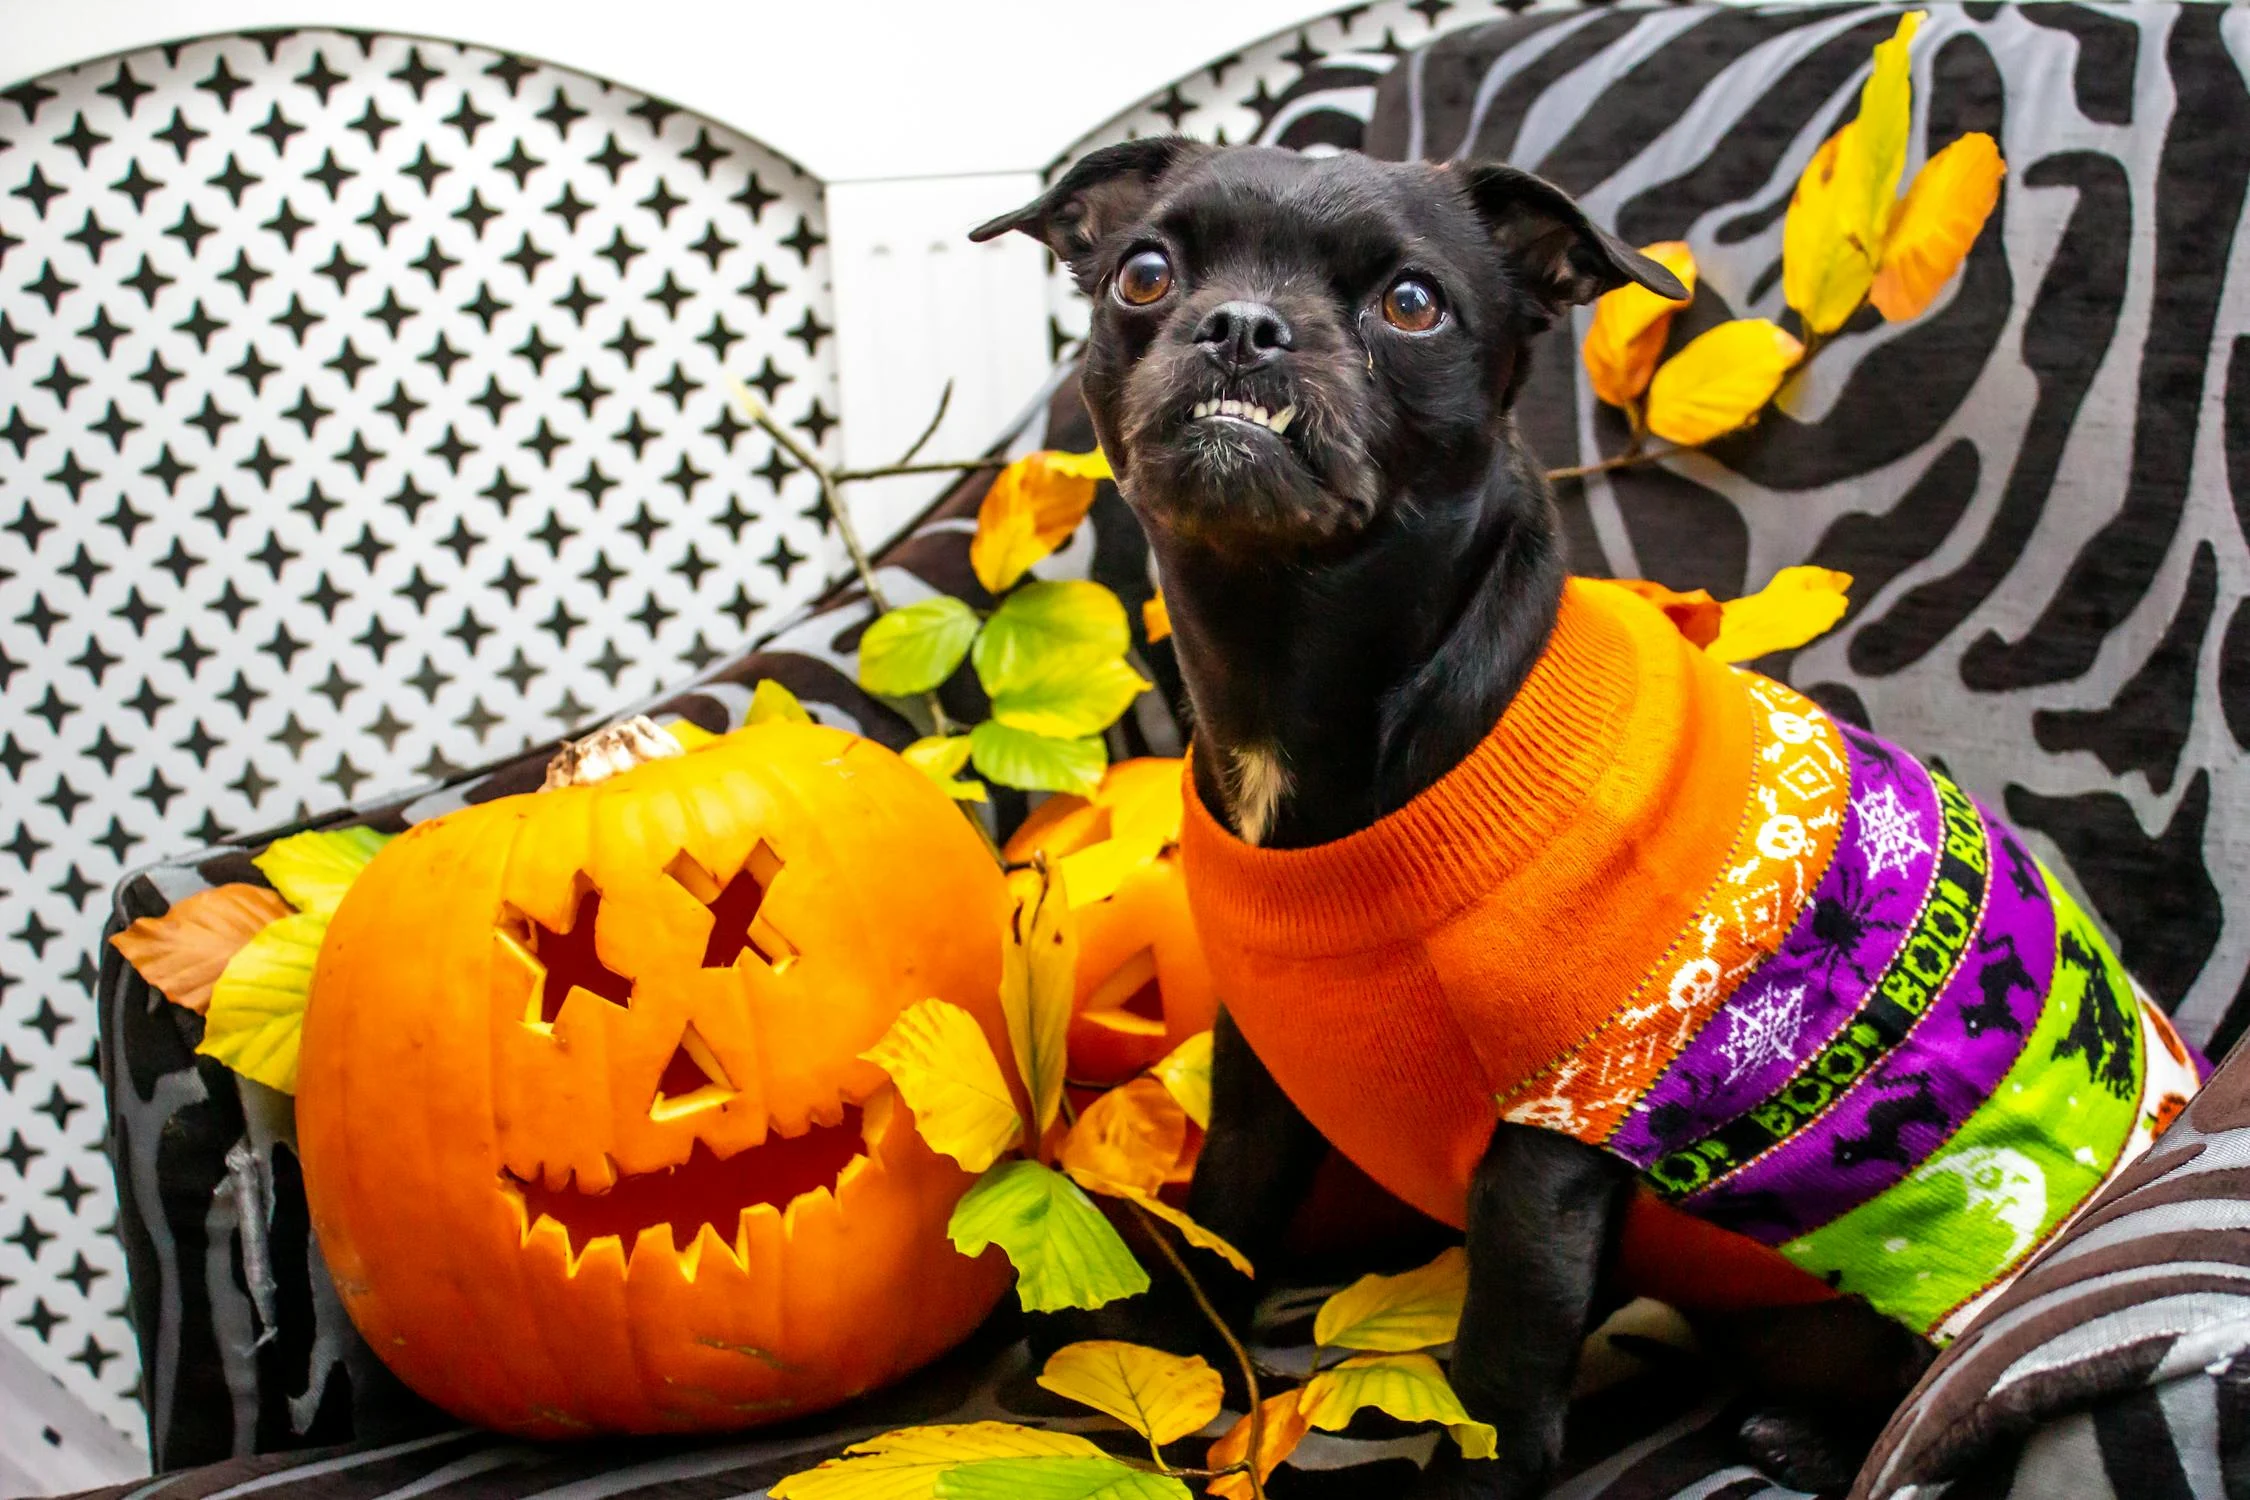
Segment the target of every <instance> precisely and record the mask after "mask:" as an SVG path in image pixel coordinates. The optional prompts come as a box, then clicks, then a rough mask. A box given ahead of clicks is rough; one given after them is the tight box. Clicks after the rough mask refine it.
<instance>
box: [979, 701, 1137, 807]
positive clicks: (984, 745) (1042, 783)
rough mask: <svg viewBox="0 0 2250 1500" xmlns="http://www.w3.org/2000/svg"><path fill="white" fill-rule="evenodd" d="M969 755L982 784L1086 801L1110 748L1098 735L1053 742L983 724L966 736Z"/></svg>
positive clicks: (991, 723)
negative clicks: (1063, 794)
mask: <svg viewBox="0 0 2250 1500" xmlns="http://www.w3.org/2000/svg"><path fill="white" fill-rule="evenodd" d="M969 752H970V756H971V758H972V759H973V760H974V761H975V762H976V768H977V774H978V775H980V776H982V777H984V778H985V779H986V780H987V781H997V782H999V783H1000V784H1001V785H1002V786H1012V787H1017V788H1020V789H1021V790H1023V791H1027V792H1075V793H1077V794H1078V795H1079V796H1081V797H1084V796H1090V795H1092V793H1093V791H1094V789H1095V788H1096V787H1098V786H1100V785H1101V784H1102V770H1103V768H1104V767H1106V766H1107V765H1108V764H1109V747H1108V746H1106V745H1104V744H1103V743H1102V740H1101V736H1100V735H1087V736H1086V737H1085V738H1083V739H1056V738H1054V737H1053V736H1051V735H1044V734H1034V733H1032V732H1031V731H1030V730H1028V729H1014V728H1011V727H1009V726H1008V725H1006V724H1002V723H1000V722H999V721H998V720H996V719H987V720H985V721H984V722H983V723H982V724H979V725H977V726H976V727H975V728H974V729H972V730H970V731H969Z"/></svg>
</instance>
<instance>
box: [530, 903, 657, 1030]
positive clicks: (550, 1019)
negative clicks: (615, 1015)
mask: <svg viewBox="0 0 2250 1500" xmlns="http://www.w3.org/2000/svg"><path fill="white" fill-rule="evenodd" d="M601 909H602V893H601V892H600V891H597V890H595V889H594V888H593V887H592V886H590V885H582V886H581V889H580V893H579V897H578V909H577V910H576V911H575V912H573V913H572V914H571V919H570V925H569V926H568V927H565V928H564V929H563V930H562V931H560V932H557V931H555V930H554V929H553V928H550V927H548V926H547V925H546V924H545V923H544V922H541V921H539V920H538V919H537V918H535V917H527V916H522V915H520V914H518V913H515V912H509V913H506V914H505V915H504V917H503V921H502V930H503V931H507V930H508V929H509V928H514V929H516V931H515V932H513V933H510V935H511V936H518V940H519V941H521V942H522V943H523V945H524V946H525V947H526V948H528V949H529V950H530V952H531V955H532V957H534V958H536V959H538V960H539V966H540V967H541V968H543V969H545V970H546V971H547V973H546V977H545V978H544V979H542V980H541V981H540V985H539V1015H538V1020H539V1022H540V1024H542V1025H546V1026H552V1025H554V1023H555V1017H556V1016H558V1015H561V1014H562V1008H563V1001H565V1000H567V999H569V998H570V991H571V987H572V986H573V985H575V986H577V987H578V988H579V989H582V990H584V991H586V992H587V993H588V994H590V995H599V996H600V997H601V998H602V999H604V1000H607V1001H608V1002H609V1003H610V1004H612V1005H621V1006H630V1005H631V1004H632V997H633V981H632V980H630V979H627V978H626V977H625V976H624V975H622V974H620V973H618V972H617V971H616V970H615V969H613V968H611V967H610V966H609V965H608V964H605V963H603V962H602V956H601V954H600V953H598V952H596V951H595V949H594V919H595V917H596V915H597V914H598V913H599V912H600V911H601ZM519 934H520V936H519ZM524 1019H525V1020H527V1021H528V1020H531V1019H532V1017H530V1016H528V1015H527V1016H525V1017H524Z"/></svg>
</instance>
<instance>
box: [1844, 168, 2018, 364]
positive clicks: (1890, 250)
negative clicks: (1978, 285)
mask: <svg viewBox="0 0 2250 1500" xmlns="http://www.w3.org/2000/svg"><path fill="white" fill-rule="evenodd" d="M2007 171H2008V168H2007V166H2006V164H2005V163H2003V162H2002V161H2001V160H2000V148H1999V147H1998V146H1996V145H1994V144H1993V141H1992V137H1991V136H1989V135H1986V134H1985V133H1984V132H1982V131H1976V132H1973V133H1972V134H1969V135H1965V136H1963V137H1961V139H1959V140H1957V141H1955V142H1954V143H1953V144H1952V145H1950V146H1948V147H1946V148H1945V149H1944V150H1943V151H1940V152H1939V153H1938V154H1937V155H1935V156H1933V157H1931V158H1930V159H1929V160H1928V161H1926V162H1924V163H1923V164H1922V170H1921V171H1920V172H1917V173H1916V174H1915V176H1914V185H1913V186H1912V187H1909V188H1908V189H1907V190H1906V197H1905V198H1904V199H1903V200H1901V202H1900V203H1899V206H1898V212H1897V213H1896V214H1895V215H1893V216H1892V219H1891V235H1890V238H1889V240H1887V241H1886V242H1885V243H1884V245H1883V263H1882V265H1881V266H1879V267H1878V268H1877V269H1876V272H1875V286H1874V290H1873V291H1871V292H1870V293H1869V294H1868V300H1869V301H1871V302H1873V303H1874V304H1875V308H1876V311H1878V312H1880V313H1881V314H1882V315H1883V316H1884V317H1886V318H1888V319H1890V320H1891V321H1892V322H1893V323H1903V322H1905V321H1906V320H1907V319H1908V318H1915V317H1920V316H1921V315H1922V312H1923V311H1924V310H1925V309H1926V308H1928V307H1929V305H1930V303H1931V302H1932V301H1933V300H1934V299H1935V298H1936V297H1937V294H1938V290H1939V288H1941V287H1943V286H1944V285H1945V284H1946V282H1948V281H1950V280H1952V279H1953V273H1954V272H1955V271H1957V270H1959V269H1960V268H1961V261H1962V259H1963V258H1964V257H1965V256H1967V255H1968V253H1969V247H1970V246H1971V245H1973V244H1975V243H1976V238H1977V235H1978V234H1979V233H1981V232H1982V231H1983V229H1984V221H1985V220H1986V219H1988V218H1990V217H1991V216H1992V209H1993V205H1995V204H1997V203H1998V202H1999V201H2000V179H2001V178H2002V177H2003V176H2005V175H2006V174H2007Z"/></svg>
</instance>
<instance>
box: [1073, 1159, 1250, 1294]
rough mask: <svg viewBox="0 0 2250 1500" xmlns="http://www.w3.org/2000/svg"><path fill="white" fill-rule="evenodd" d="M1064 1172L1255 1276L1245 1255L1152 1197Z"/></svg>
mask: <svg viewBox="0 0 2250 1500" xmlns="http://www.w3.org/2000/svg"><path fill="white" fill-rule="evenodd" d="M1068 1170H1069V1172H1070V1180H1071V1181H1073V1182H1075V1183H1077V1184H1078V1185H1079V1186H1080V1187H1082V1188H1084V1189H1085V1190H1086V1191H1087V1192H1089V1193H1099V1194H1101V1195H1102V1196H1103V1197H1105V1198H1118V1199H1122V1200H1124V1201H1125V1202H1127V1203H1131V1204H1134V1205H1136V1206H1137V1207H1139V1208H1140V1210H1141V1211H1142V1212H1143V1213H1145V1214H1147V1215H1148V1216H1149V1217H1150V1218H1154V1219H1162V1220H1163V1221H1164V1222H1165V1223H1167V1224H1169V1225H1171V1226H1172V1227H1173V1228H1174V1229H1177V1230H1178V1231H1179V1232H1180V1238H1182V1239H1184V1240H1186V1241H1187V1242H1188V1243H1189V1244H1191V1245H1193V1246H1195V1247H1196V1248H1197V1249H1199V1250H1208V1251H1210V1252H1211V1253H1212V1254H1213V1255H1216V1256H1218V1257H1219V1258H1220V1259H1221V1260H1224V1261H1225V1262H1226V1263H1227V1264H1228V1265H1230V1266H1232V1267H1234V1268H1235V1269H1236V1270H1237V1271H1240V1272H1241V1273H1242V1274H1243V1275H1245V1276H1256V1275H1257V1274H1258V1272H1257V1270H1256V1268H1254V1267H1253V1266H1252V1265H1251V1264H1250V1257H1249V1256H1247V1255H1244V1254H1243V1253H1242V1252H1241V1251H1240V1250H1237V1249H1235V1247H1234V1246H1233V1245H1231V1244H1229V1243H1228V1242H1227V1240H1226V1239H1225V1238H1224V1237H1223V1236H1221V1235H1218V1234H1215V1233H1213V1232H1212V1231H1210V1230H1208V1229H1206V1228H1204V1227H1203V1226H1202V1225H1201V1224H1198V1223H1196V1222H1195V1220H1193V1219H1191V1218H1189V1217H1188V1216H1187V1215H1186V1214H1185V1213H1183V1212H1181V1211H1180V1210H1179V1209H1176V1208H1174V1207H1173V1206H1172V1205H1171V1204H1169V1203H1166V1202H1165V1201H1164V1200H1163V1199H1162V1198H1159V1197H1157V1196H1156V1194H1154V1193H1152V1192H1148V1191H1146V1190H1144V1189H1142V1188H1139V1187H1135V1186H1133V1185H1132V1184H1130V1183H1123V1182H1112V1181H1110V1180H1109V1179H1108V1178H1106V1177H1103V1176H1101V1175H1100V1174H1098V1173H1094V1172H1089V1171H1086V1170H1085V1169H1084V1168H1080V1167H1073V1168H1069V1169H1068Z"/></svg>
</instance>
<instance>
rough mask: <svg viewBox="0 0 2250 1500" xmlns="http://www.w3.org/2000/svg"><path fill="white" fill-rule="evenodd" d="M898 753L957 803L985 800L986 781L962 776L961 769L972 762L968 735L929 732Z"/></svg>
mask: <svg viewBox="0 0 2250 1500" xmlns="http://www.w3.org/2000/svg"><path fill="white" fill-rule="evenodd" d="M899 756H900V758H901V759H903V760H904V761H905V762H906V763H907V764H908V765H910V766H912V767H913V768H914V769H915V770H917V771H920V772H921V773H922V774H923V775H924V776H927V777H929V778H930V780H932V781H934V782H936V783H937V784H938V785H939V786H940V787H942V788H944V790H945V794H946V795H947V796H949V797H951V798H953V799H954V800H955V801H956V802H982V801H984V800H986V794H985V790H984V783H983V782H981V781H967V780H963V779H961V768H962V767H964V766H966V765H967V764H968V763H969V737H968V736H967V735H965V734H954V735H944V736H939V735H929V736H926V737H924V738H922V739H918V740H916V741H915V742H914V743H913V744H911V745H908V746H907V747H906V748H905V749H904V750H901V751H900V752H899Z"/></svg>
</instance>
